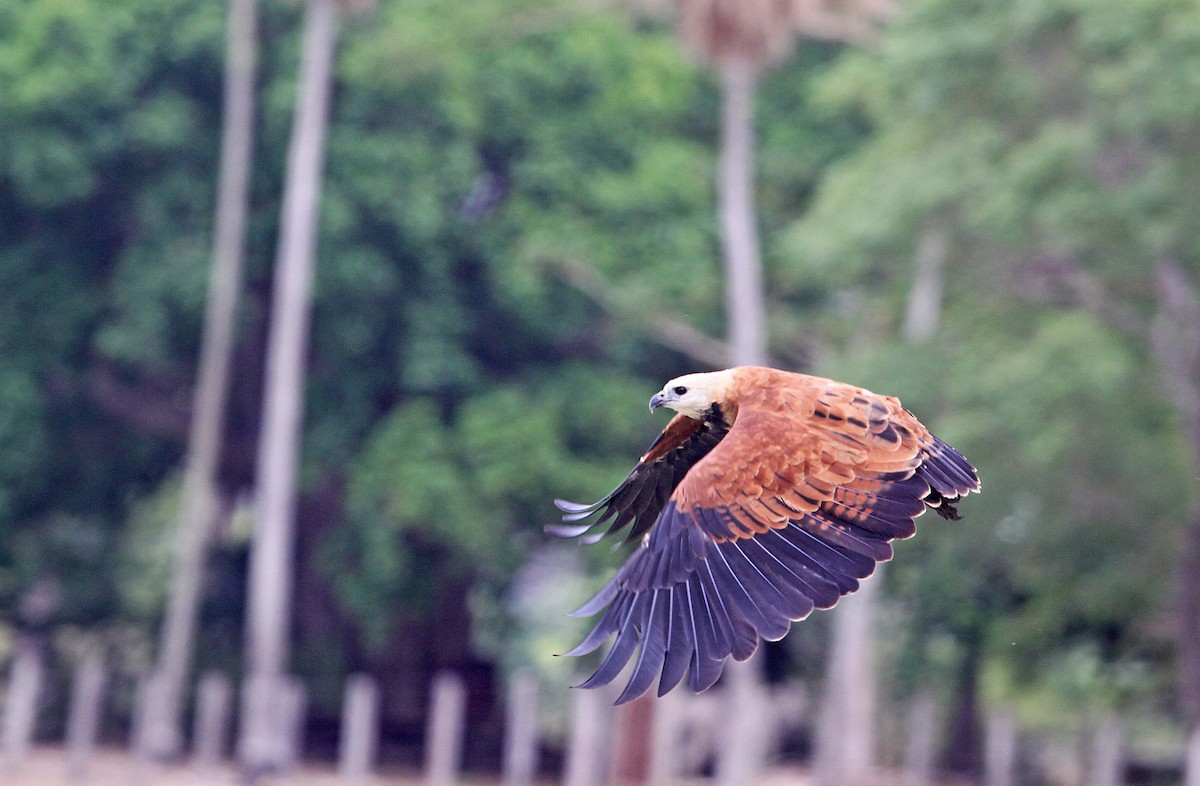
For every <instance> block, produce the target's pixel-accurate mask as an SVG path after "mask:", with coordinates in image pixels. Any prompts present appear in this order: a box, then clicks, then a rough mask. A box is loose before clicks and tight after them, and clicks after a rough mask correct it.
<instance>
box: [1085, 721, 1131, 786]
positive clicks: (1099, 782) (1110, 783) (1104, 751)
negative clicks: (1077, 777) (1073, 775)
mask: <svg viewBox="0 0 1200 786" xmlns="http://www.w3.org/2000/svg"><path fill="white" fill-rule="evenodd" d="M1122 764H1123V762H1122V760H1121V719H1120V718H1118V717H1117V716H1116V713H1113V712H1105V713H1104V714H1103V715H1101V716H1100V722H1099V723H1098V724H1097V725H1096V729H1095V731H1094V732H1093V735H1092V761H1091V772H1090V773H1089V775H1090V776H1091V777H1090V779H1089V780H1088V783H1089V785H1090V786H1120V785H1121V782H1122V778H1121V768H1122Z"/></svg>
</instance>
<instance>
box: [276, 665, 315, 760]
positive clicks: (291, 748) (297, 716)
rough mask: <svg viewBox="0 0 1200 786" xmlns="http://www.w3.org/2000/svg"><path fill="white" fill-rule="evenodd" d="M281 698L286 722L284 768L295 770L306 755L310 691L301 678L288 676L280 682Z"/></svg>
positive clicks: (284, 722) (282, 711)
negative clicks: (305, 731)
mask: <svg viewBox="0 0 1200 786" xmlns="http://www.w3.org/2000/svg"><path fill="white" fill-rule="evenodd" d="M279 700H280V702H281V705H282V707H281V714H282V716H283V724H284V725H283V728H284V737H283V743H284V745H285V748H284V754H283V768H284V769H285V770H293V769H295V768H296V767H297V766H298V765H299V764H300V760H301V759H302V758H303V757H304V720H305V717H306V715H307V712H308V691H307V690H305V688H304V683H303V682H301V681H300V680H299V679H297V678H296V677H291V676H286V677H284V678H283V679H282V680H281V682H280V696H279Z"/></svg>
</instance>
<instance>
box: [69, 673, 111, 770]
mask: <svg viewBox="0 0 1200 786" xmlns="http://www.w3.org/2000/svg"><path fill="white" fill-rule="evenodd" d="M104 682H105V680H104V660H103V659H102V658H101V657H100V655H99V654H97V653H91V654H90V655H88V656H87V657H86V658H84V660H83V663H81V664H80V665H79V668H78V669H77V670H76V671H75V679H74V681H73V682H72V684H71V706H70V708H69V710H68V714H67V777H68V778H70V779H71V780H73V781H75V780H81V779H82V778H83V777H84V775H86V774H87V769H88V765H89V764H90V763H91V760H92V751H93V749H94V748H95V746H96V733H97V732H98V731H99V729H100V711H101V708H102V707H103V704H104Z"/></svg>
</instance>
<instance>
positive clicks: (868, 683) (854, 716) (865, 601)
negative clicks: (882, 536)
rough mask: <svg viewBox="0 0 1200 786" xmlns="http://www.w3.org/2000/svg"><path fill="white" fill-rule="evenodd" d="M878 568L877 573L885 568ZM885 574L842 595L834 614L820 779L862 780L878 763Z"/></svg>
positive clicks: (840, 785)
mask: <svg viewBox="0 0 1200 786" xmlns="http://www.w3.org/2000/svg"><path fill="white" fill-rule="evenodd" d="M881 569H882V566H880V570H876V574H879V573H880V572H881ZM881 579H882V576H880V575H875V576H873V577H872V578H870V579H868V580H866V581H864V582H863V584H862V586H861V587H860V588H859V590H858V592H856V593H854V594H853V595H850V596H848V597H845V598H842V600H841V601H840V602H839V603H838V606H837V611H836V612H835V613H834V618H833V641H832V642H830V645H829V658H828V660H827V661H826V665H825V696H824V700H823V701H822V703H821V716H820V719H819V725H818V728H817V751H816V782H817V783H818V784H821V786H847V785H849V786H858V785H859V784H864V783H867V782H868V781H869V780H870V779H871V768H872V767H873V766H874V764H875V706H876V696H875V689H876V684H875V662H874V637H873V635H872V627H873V623H874V620H875V607H876V600H875V599H876V596H877V594H878V592H879V582H880V580H881Z"/></svg>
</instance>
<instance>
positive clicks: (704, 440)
mask: <svg viewBox="0 0 1200 786" xmlns="http://www.w3.org/2000/svg"><path fill="white" fill-rule="evenodd" d="M728 431H729V429H728V427H726V426H725V425H724V423H723V422H720V421H715V420H695V419H693V418H689V417H684V416H683V415H676V416H675V417H674V418H672V419H671V421H670V422H669V423H667V427H666V428H665V429H663V431H662V433H661V434H659V435H658V437H656V438H655V440H654V442H653V443H651V445H650V447H649V448H648V449H647V450H646V454H645V455H644V456H642V458H641V459H640V460H639V461H638V463H637V465H636V466H635V467H634V468H633V470H632V471H631V472H630V473H629V475H628V476H627V477H626V478H625V480H623V481H621V484H620V485H619V486H617V487H616V488H615V489H613V490H612V491H611V492H609V493H608V494H607V495H606V496H604V497H603V498H601V499H599V500H597V501H596V502H593V503H591V504H590V505H580V504H579V503H577V502H567V501H566V500H562V499H556V500H554V504H555V505H556V506H558V509H559V510H561V511H563V513H564V514H565V515H564V516H563V521H564V522H567V524H565V525H559V526H551V527H547V528H546V531H547V532H549V533H550V534H552V535H558V536H559V537H564V538H571V537H577V536H579V535H583V534H584V533H586V532H587V531H588V530H590V529H592V528H593V527H596V526H598V525H599V524H602V523H604V522H605V521H608V520H609V519H612V524H610V525H609V527H608V529H607V530H605V531H603V532H601V533H598V534H595V535H590V536H588V537H586V538H584V542H595V541H597V540H600V539H601V538H603V537H604V536H605V535H609V534H611V533H613V532H617V531H618V530H620V529H622V528H624V527H625V526H626V525H628V524H630V523H632V524H633V527H632V528H630V530H629V535H628V537H627V538H626V542H628V541H630V540H634V539H636V538H639V537H641V536H642V535H644V534H645V533H646V532H647V531H648V530H649V529H650V527H651V526H653V524H654V522H655V521H656V520H657V519H658V516H659V513H661V512H662V509H663V507H664V506H665V505H666V504H667V500H668V499H669V498H670V496H671V492H673V491H674V490H675V487H676V486H678V485H679V482H680V481H681V480H683V478H684V476H685V475H687V472H688V470H690V469H691V468H692V467H693V466H694V465H695V464H696V462H697V461H699V460H700V459H702V458H704V457H705V456H706V455H708V453H709V451H711V450H712V449H713V448H714V447H716V445H717V443H718V442H720V441H721V439H722V438H723V437H724V436H725V434H726V433H727V432H728ZM597 512H599V513H600V517H599V518H598V519H596V520H595V521H592V522H591V523H589V524H575V523H574V522H577V521H582V520H583V519H586V518H588V517H589V516H591V515H592V514H593V513H597Z"/></svg>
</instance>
